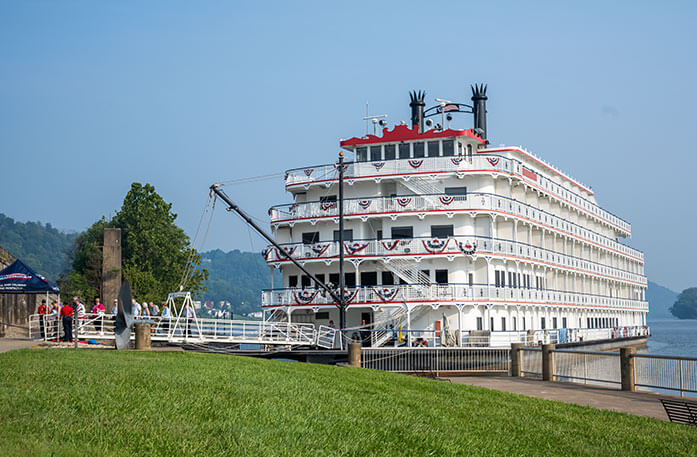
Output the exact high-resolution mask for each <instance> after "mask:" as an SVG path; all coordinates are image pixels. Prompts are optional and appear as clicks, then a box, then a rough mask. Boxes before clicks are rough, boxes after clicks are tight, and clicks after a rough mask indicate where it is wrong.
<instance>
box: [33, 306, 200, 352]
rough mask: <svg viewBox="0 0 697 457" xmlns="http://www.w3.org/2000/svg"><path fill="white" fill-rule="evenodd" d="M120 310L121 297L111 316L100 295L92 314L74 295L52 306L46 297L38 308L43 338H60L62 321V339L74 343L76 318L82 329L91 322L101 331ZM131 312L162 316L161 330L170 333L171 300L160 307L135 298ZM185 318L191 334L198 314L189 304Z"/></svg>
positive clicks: (136, 315) (138, 316) (139, 316)
mask: <svg viewBox="0 0 697 457" xmlns="http://www.w3.org/2000/svg"><path fill="white" fill-rule="evenodd" d="M118 309H119V301H118V299H114V304H113V306H112V308H111V313H110V314H109V315H107V310H106V307H105V306H104V304H102V302H101V301H100V299H99V298H95V299H94V305H93V306H92V309H91V312H90V313H87V308H86V307H85V305H84V304H83V303H82V301H81V300H80V299H79V298H78V297H73V300H72V302H71V303H61V302H59V301H56V300H54V301H53V302H52V303H51V305H50V306H48V305H47V304H46V300H42V301H41V305H40V306H39V310H38V314H39V327H40V331H41V338H46V337H47V336H48V337H49V338H51V339H53V338H55V339H58V337H59V335H58V333H59V326H60V324H62V328H63V335H62V337H60V340H61V341H66V342H73V335H74V333H73V330H74V329H73V322H74V320H75V321H76V322H77V326H78V330H80V331H82V330H86V328H87V326H88V325H90V326H93V328H94V329H95V330H97V331H98V332H102V331H103V330H104V321H105V320H110V321H114V320H116V316H117V314H118ZM131 312H132V313H133V317H134V318H135V319H151V318H159V320H160V321H161V326H160V329H161V330H164V331H165V332H169V329H170V321H171V319H172V311H171V310H170V309H169V306H168V305H167V302H162V308H160V307H159V306H157V305H156V304H155V303H153V302H149V303H148V302H143V303H138V302H137V301H136V300H132V302H131ZM181 317H182V318H183V319H184V323H185V325H186V331H187V333H188V334H190V332H191V330H190V328H189V325H188V324H189V320H190V319H192V318H193V317H194V311H193V309H191V307H190V306H189V305H188V304H187V305H185V306H184V309H183V310H182V314H181ZM59 321H60V324H59ZM153 331H155V328H153Z"/></svg>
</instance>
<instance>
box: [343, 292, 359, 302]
mask: <svg viewBox="0 0 697 457" xmlns="http://www.w3.org/2000/svg"><path fill="white" fill-rule="evenodd" d="M356 295H358V289H354V290H353V291H351V290H349V289H344V303H351V302H352V301H353V300H354V299H355V298H356Z"/></svg>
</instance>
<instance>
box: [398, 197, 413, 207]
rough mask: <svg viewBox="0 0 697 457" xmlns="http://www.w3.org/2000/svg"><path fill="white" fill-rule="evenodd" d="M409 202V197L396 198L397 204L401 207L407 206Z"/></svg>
mask: <svg viewBox="0 0 697 457" xmlns="http://www.w3.org/2000/svg"><path fill="white" fill-rule="evenodd" d="M409 203H411V197H402V198H398V199H397V204H399V206H401V207H402V208H404V207H405V206H407V205H408V204H409Z"/></svg>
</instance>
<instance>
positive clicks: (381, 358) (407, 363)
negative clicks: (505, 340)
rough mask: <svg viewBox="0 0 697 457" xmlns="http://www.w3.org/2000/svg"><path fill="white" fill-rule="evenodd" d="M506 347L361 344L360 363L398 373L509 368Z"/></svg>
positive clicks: (465, 371)
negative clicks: (367, 346)
mask: <svg viewBox="0 0 697 457" xmlns="http://www.w3.org/2000/svg"><path fill="white" fill-rule="evenodd" d="M509 364H510V354H509V350H508V349H492V348H362V350H361V367H363V368H372V369H375V370H384V371H394V372H402V373H434V374H438V373H453V372H455V373H457V372H459V373H473V372H487V373H492V372H498V373H507V372H508V371H509V369H510V368H509V366H510V365H509Z"/></svg>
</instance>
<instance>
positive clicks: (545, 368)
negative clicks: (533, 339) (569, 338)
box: [542, 344, 557, 381]
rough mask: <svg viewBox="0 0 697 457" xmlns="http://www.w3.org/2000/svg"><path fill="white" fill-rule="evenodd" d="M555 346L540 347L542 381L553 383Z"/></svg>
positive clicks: (545, 345) (544, 345)
mask: <svg viewBox="0 0 697 457" xmlns="http://www.w3.org/2000/svg"><path fill="white" fill-rule="evenodd" d="M556 347H557V345H556V344H543V345H542V380H543V381H554V352H552V351H554V348H556Z"/></svg>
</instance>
